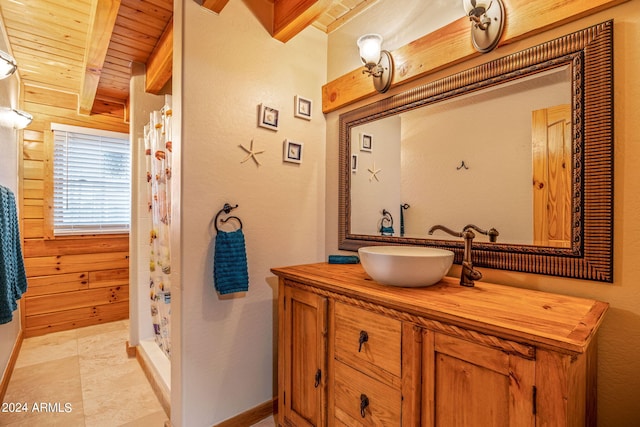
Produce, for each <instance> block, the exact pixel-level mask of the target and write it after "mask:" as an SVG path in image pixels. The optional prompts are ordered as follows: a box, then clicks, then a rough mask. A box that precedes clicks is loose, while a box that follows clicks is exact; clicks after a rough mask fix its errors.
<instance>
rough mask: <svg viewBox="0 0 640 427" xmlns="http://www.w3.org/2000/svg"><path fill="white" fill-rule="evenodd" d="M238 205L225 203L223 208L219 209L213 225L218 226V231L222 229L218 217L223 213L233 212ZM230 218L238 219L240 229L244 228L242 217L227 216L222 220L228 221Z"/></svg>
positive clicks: (221, 220)
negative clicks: (219, 226) (219, 227)
mask: <svg viewBox="0 0 640 427" xmlns="http://www.w3.org/2000/svg"><path fill="white" fill-rule="evenodd" d="M237 207H238V205H237V204H236V205H235V206H231V205H230V204H229V203H225V204H224V206H223V208H222V209H220V210H219V211H218V213H217V214H216V218H215V219H214V220H213V226H214V227H215V228H216V233H217V232H219V231H220V229H218V217H219V216H220V215H221V214H223V213H225V214H229V212H231V211H232V210H234V209H235V208H237ZM230 219H235V220H236V221H238V223H240V230H242V220H241V219H240V218H238V217H237V216H230V217H227V218H222V219H220V222H221V223H226V222H227V221H229V220H230Z"/></svg>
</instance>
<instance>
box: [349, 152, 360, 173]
mask: <svg viewBox="0 0 640 427" xmlns="http://www.w3.org/2000/svg"><path fill="white" fill-rule="evenodd" d="M351 172H352V173H356V172H358V155H357V154H352V155H351Z"/></svg>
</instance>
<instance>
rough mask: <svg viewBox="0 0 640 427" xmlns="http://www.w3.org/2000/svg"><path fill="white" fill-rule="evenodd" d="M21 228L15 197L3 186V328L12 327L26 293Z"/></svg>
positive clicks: (0, 244) (0, 205)
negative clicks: (19, 302)
mask: <svg viewBox="0 0 640 427" xmlns="http://www.w3.org/2000/svg"><path fill="white" fill-rule="evenodd" d="M20 244H21V243H20V227H19V225H18V214H17V209H16V200H15V196H14V195H13V193H12V192H11V191H10V190H9V189H8V188H5V187H3V186H1V185H0V250H1V251H2V252H0V324H3V323H9V322H11V320H12V319H13V312H14V311H15V309H16V308H18V304H17V302H16V301H17V300H19V299H20V298H21V297H22V294H23V293H25V292H26V291H27V275H26V273H25V270H24V259H23V258H22V247H21V246H20Z"/></svg>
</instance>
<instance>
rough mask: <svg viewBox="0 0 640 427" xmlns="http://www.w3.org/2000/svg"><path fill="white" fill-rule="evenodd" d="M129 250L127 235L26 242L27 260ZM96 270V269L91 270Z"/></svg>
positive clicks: (25, 254) (60, 238)
mask: <svg viewBox="0 0 640 427" xmlns="http://www.w3.org/2000/svg"><path fill="white" fill-rule="evenodd" d="M128 250H129V236H128V235H127V234H108V235H96V236H82V237H71V236H67V237H58V238H56V239H54V240H42V239H39V240H27V241H26V242H24V256H25V257H26V258H33V257H43V256H51V255H78V254H91V253H106V252H126V251H128ZM90 270H95V269H90Z"/></svg>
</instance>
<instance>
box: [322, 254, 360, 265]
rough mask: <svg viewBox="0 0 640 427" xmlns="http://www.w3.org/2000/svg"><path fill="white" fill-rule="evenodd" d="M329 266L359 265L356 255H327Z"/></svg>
mask: <svg viewBox="0 0 640 427" xmlns="http://www.w3.org/2000/svg"><path fill="white" fill-rule="evenodd" d="M329 264H360V258H358V256H357V255H329Z"/></svg>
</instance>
